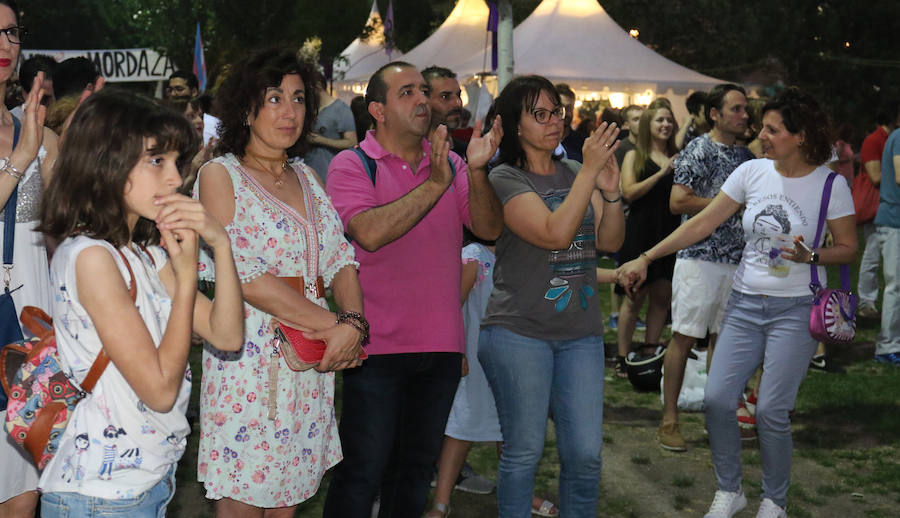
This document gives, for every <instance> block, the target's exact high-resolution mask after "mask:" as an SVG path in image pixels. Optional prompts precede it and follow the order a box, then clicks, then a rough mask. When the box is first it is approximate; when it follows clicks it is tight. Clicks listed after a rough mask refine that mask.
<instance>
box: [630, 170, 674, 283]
mask: <svg viewBox="0 0 900 518" xmlns="http://www.w3.org/2000/svg"><path fill="white" fill-rule="evenodd" d="M658 171H659V165H657V164H656V162H654V161H653V160H650V159H649V158H648V159H647V163H646V164H644V168H643V170H642V171H641V174H640V175H639V178H648V177H650V176H653V175H654V174H656V173H657V172H658ZM672 180H673V175H672V174H667V175H665V176H664V177H662V178H661V179H660V180H659V181H658V182H656V185H654V186H653V188H651V189H650V190H649V191H648V192H647V193H646V194H644V195H643V196H641V197H640V198H638V199H636V200H634V201H633V202H631V203H630V205H629V212H628V219H627V220H626V221H625V243H624V244H623V245H622V250H621V251H620V252H619V264H625V263H626V262H628V261H631V260H632V259H636V258H637V257H638V256H640V255H641V252H645V251H647V250H649V249H650V248H653V246H654V245H655V244H656V243H659V242H660V241H662V240H663V238H665V237H666V236H668V235H669V234H671V233H672V232H673V231H674V230H675V229H676V228H678V225H680V224H681V216H679V215H675V214H672V213H671V212H670V211H669V195H670V194H671V193H672ZM674 269H675V254H669V255H667V256H665V257H663V258H660V259H657V260H655V261H653V262H652V263H650V266H649V267H648V268H647V279H646V280H645V281H644V286H647V285H649V284H650V283H652V282H654V281H656V280H659V279H666V280H669V281H671V280H672V272H673V270H674ZM616 293H619V294H624V293H625V290H623V289H622V287H621V286H619V285H616Z"/></svg>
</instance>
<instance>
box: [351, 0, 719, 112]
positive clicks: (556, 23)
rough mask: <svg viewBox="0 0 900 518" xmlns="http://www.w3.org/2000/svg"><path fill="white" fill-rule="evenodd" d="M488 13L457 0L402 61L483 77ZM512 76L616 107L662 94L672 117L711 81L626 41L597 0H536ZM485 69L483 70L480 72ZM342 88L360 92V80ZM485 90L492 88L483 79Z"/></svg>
mask: <svg viewBox="0 0 900 518" xmlns="http://www.w3.org/2000/svg"><path fill="white" fill-rule="evenodd" d="M488 14H489V10H488V7H487V5H486V4H485V3H484V0H459V2H458V3H457V4H456V7H455V8H454V9H453V11H452V12H451V13H450V16H448V17H447V19H446V20H445V21H444V23H443V24H441V26H440V27H439V28H438V29H437V30H436V31H435V32H434V33H433V34H432V35H431V36H429V37H428V38H427V39H426V40H425V41H423V42H422V43H421V44H419V45H418V46H417V47H415V48H414V49H412V50H410V51H409V52H408V53H407V54H406V55H405V56H404V57H403V60H404V61H408V62H410V63H412V64H414V65H416V66H418V67H421V68H424V67H427V66H430V65H432V64H437V65H440V66H444V67H447V68H450V69H451V70H453V71H455V72H456V73H457V74H458V76H459V78H460V82H461V83H467V82H470V81H471V80H472V79H473V78H475V77H476V76H478V75H479V74H483V73H484V72H490V40H489V39H487V38H486V35H487V31H486V28H487V19H488ZM513 48H514V59H515V63H514V64H515V73H516V75H524V74H540V75H543V76H545V77H547V78H549V79H550V80H551V81H553V82H566V83H569V85H570V86H571V87H572V89H573V90H575V92H576V95H577V96H578V98H579V99H580V100H592V99H594V100H600V99H604V100H608V101H609V102H610V104H612V105H613V106H616V107H622V106H625V105H628V104H632V103H634V104H644V105H646V104H648V103H649V102H650V101H652V100H653V99H654V98H656V97H658V96H666V97H668V98H669V99H670V100H671V101H672V103H673V108H674V109H675V111H676V116H677V117H678V118H679V119H680V118H681V116H683V115H685V114H686V112H685V111H684V98H685V97H686V96H687V95H688V94H689V93H690V92H691V91H694V90H708V89H709V88H711V87H712V86H713V85H715V84H717V83H721V82H722V81H720V80H719V79H716V78H713V77H710V76H706V75H703V74H700V73H699V72H695V71H693V70H691V69H689V68H687V67H684V66H681V65H679V64H678V63H675V62H674V61H671V60H669V59H667V58H665V57H663V56H662V55H660V54H658V53H656V52H654V51H653V50H652V49H650V48H648V47H647V46H645V45H644V44H642V43H641V42H640V41H638V40H636V39H634V38H632V37H631V36H630V35H629V34H628V32H626V31H625V30H624V29H622V27H620V26H619V25H618V24H617V23H616V22H615V21H614V20H613V19H612V18H610V16H609V15H608V14H607V13H606V11H605V10H604V9H603V7H601V6H600V4H599V3H598V2H597V0H544V1H543V2H541V4H540V5H538V7H537V8H535V10H534V12H532V13H531V15H530V16H529V17H528V18H526V19H525V20H524V21H523V22H522V23H521V24H519V26H518V27H516V28H515V30H514V31H513ZM485 67H487V70H485ZM346 77H347V79H351V80H353V81H352V82H353V84H352V85H346V86H345V89H347V90H350V89H351V87H352V89H353V90H356V91H357V92H358V93H362V92H364V91H365V84H366V81H367V80H368V77H364V76H357V77H351V76H350V75H347V76H346ZM488 86H489V88H490V87H492V86H493V85H491V84H490V81H488Z"/></svg>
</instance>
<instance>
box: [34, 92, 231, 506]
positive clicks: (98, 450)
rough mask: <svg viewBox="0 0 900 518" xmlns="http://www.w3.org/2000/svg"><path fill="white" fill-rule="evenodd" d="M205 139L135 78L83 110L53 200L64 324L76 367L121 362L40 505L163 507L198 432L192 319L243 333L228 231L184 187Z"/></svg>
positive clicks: (51, 225)
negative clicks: (191, 410) (201, 288)
mask: <svg viewBox="0 0 900 518" xmlns="http://www.w3.org/2000/svg"><path fill="white" fill-rule="evenodd" d="M198 143H199V137H197V136H196V135H195V134H194V131H193V128H191V126H190V123H189V122H188V121H187V119H185V118H184V117H183V116H182V115H181V114H179V113H176V112H174V111H172V110H170V109H167V108H163V107H161V106H158V105H157V104H156V103H154V102H152V101H151V100H149V99H144V98H140V97H138V96H136V95H134V94H130V93H127V92H124V91H102V92H100V93H96V94H93V95H91V96H90V97H89V98H88V99H87V100H86V101H85V102H84V103H83V104H82V105H81V106H80V107H79V108H78V109H77V111H76V112H75V116H74V118H73V119H72V124H71V126H70V127H69V131H68V133H67V135H66V139H65V141H64V144H63V146H62V149H61V150H60V156H59V160H58V161H57V165H56V167H57V171H58V172H59V174H58V175H54V176H53V179H52V180H51V182H50V185H49V186H48V188H47V191H46V193H45V196H44V199H43V205H42V206H41V226H40V230H41V231H42V232H44V233H45V234H46V235H48V236H49V237H51V238H54V239H56V240H59V241H61V244H60V245H59V247H58V248H57V249H56V253H55V254H54V256H53V260H52V262H51V264H50V283H51V286H52V288H53V291H54V299H53V304H52V310H51V314H52V316H53V327H54V332H55V334H56V343H57V348H58V351H59V356H60V362H61V365H62V368H63V369H64V370H65V371H66V372H67V374H69V375H71V376H72V378H74V379H75V380H78V381H81V380H84V378H85V377H86V375H87V373H88V371H89V369H90V368H91V365H92V364H93V363H94V361H95V359H96V358H97V357H98V355H100V354H101V353H105V355H106V356H107V357H108V358H109V361H110V363H109V364H108V365H107V366H106V368H105V370H104V371H103V373H102V374H101V375H100V378H99V380H98V381H97V384H96V386H95V387H94V390H93V391H92V392H91V394H89V395H88V396H87V397H86V398H85V399H83V400H82V401H81V402H80V403H79V404H78V405H77V406H76V407H75V411H74V412H73V413H72V417H71V420H70V421H69V423H68V425H67V427H66V430H65V432H64V433H63V435H62V437H61V438H60V440H59V445H58V449H57V451H56V453H55V455H54V456H53V458H52V459H51V460H50V462H49V463H48V464H47V465H46V467H45V468H44V471H43V473H42V474H41V479H40V482H39V484H38V487H39V489H40V490H41V492H42V493H43V495H42V497H41V516H44V517H50V518H57V517H62V516H79V517H83V518H90V517H100V516H128V517H147V518H150V517H163V516H165V510H166V505H167V504H168V502H169V500H171V498H172V495H173V494H174V491H175V467H176V465H177V463H178V459H180V458H181V455H182V454H183V453H184V447H185V444H186V442H187V436H188V434H189V433H190V427H189V426H188V422H187V419H185V410H186V409H187V404H188V398H189V396H190V390H191V389H190V387H191V371H190V368H189V367H188V366H187V359H188V351H189V349H190V344H191V332H192V331H195V332H197V333H198V334H199V335H200V336H202V337H203V338H204V339H205V340H207V341H208V342H209V343H210V344H212V345H213V346H214V347H218V348H222V349H226V350H237V349H239V348H240V347H241V345H242V343H243V321H244V320H243V305H242V299H241V288H240V284H239V282H238V278H237V273H236V271H235V266H234V262H233V261H232V260H231V257H232V254H231V242H230V240H229V239H228V235H227V234H226V233H225V229H224V228H222V226H221V225H220V224H218V223H217V222H216V221H215V220H214V219H213V218H212V217H211V216H210V215H209V214H208V213H207V212H206V211H205V210H204V209H203V206H202V205H200V203H199V202H197V201H195V200H192V199H190V198H188V197H186V196H183V195H181V194H177V193H176V189H178V188H179V187H180V186H181V183H182V174H183V173H184V172H186V169H187V167H188V166H189V164H190V158H191V157H192V156H193V155H194V152H196V149H197V145H198ZM200 238H202V239H203V240H204V242H205V243H206V244H207V245H208V246H209V247H210V248H212V250H213V251H214V253H215V255H216V259H217V260H218V261H217V263H216V264H217V268H216V278H215V281H216V298H215V300H214V301H210V300H209V299H207V298H206V297H204V296H202V295H199V296H198V295H197V255H198V241H199V239H200ZM220 263H221V264H220ZM130 288H133V289H134V292H133V293H134V294H133V295H131V294H130V293H129V289H130Z"/></svg>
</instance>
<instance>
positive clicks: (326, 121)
mask: <svg viewBox="0 0 900 518" xmlns="http://www.w3.org/2000/svg"><path fill="white" fill-rule="evenodd" d="M312 130H313V132H314V133H318V134H319V135H321V136H323V137H326V138H334V139H340V138H343V137H344V133H346V132H348V131H353V132H355V131H356V123H355V122H353V112H352V111H351V110H350V107H349V106H347V104H346V103H345V102H344V101H341V100H340V99H338V100H336V101H334V102H333V103H331V104H329V105H328V106H326V107H324V108H322V109H321V110H319V116H318V117H316V123H315V124H313V128H312ZM339 151H340V150H339V149H334V148H330V147H325V146H313V147H312V148H310V150H309V151H307V153H306V156H304V157H303V161H304V162H306V165H308V166H310V167H312V168H313V170H314V171H315V172H316V173H318V175H319V178H321V179H322V182H323V183H324V182H325V178H327V177H328V164H330V163H331V159H332V158H334V155H337V154H338V152H339Z"/></svg>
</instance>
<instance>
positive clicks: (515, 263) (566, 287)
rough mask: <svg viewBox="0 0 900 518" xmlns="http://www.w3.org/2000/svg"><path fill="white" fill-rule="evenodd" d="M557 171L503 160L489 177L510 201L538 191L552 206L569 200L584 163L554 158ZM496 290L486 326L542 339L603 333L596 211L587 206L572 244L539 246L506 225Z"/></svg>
mask: <svg viewBox="0 0 900 518" xmlns="http://www.w3.org/2000/svg"><path fill="white" fill-rule="evenodd" d="M555 165H556V173H555V174H553V175H549V176H546V175H538V174H534V173H531V172H529V171H525V170H523V169H519V168H517V167H514V166H511V165H509V164H501V165H499V166H497V167H495V168H494V169H493V170H491V174H490V181H491V184H492V185H493V186H494V190H495V191H496V193H497V196H498V197H499V198H500V201H501V202H502V203H503V204H504V205H505V204H506V203H507V202H509V200H511V199H512V198H514V197H516V196H518V195H520V194H524V193H529V192H533V193H535V194H537V195H538V196H539V197H540V198H541V201H543V202H544V204H545V205H546V206H547V209H549V210H551V211H552V210H554V209H556V208H557V207H559V205H560V204H561V203H562V202H563V200H565V199H566V196H568V194H569V190H570V189H571V187H572V182H574V181H575V175H576V171H577V170H579V169H580V166H581V164H578V163H577V162H574V161H570V160H557V161H555ZM496 254H497V261H496V263H495V265H494V291H493V292H492V293H491V298H490V300H489V301H488V307H487V312H486V314H485V317H484V320H483V321H482V326H488V325H499V326H502V327H505V328H507V329H510V330H512V331H514V332H516V333H518V334H521V335H524V336H530V337H533V338H539V339H542V340H570V339H574V338H581V337H583V336H589V335H602V334H603V323H602V319H601V318H600V307H599V303H598V298H597V296H596V294H597V290H596V287H597V248H596V244H595V235H594V210H593V208H592V207H591V206H590V205H588V207H587V210H586V211H585V214H584V219H583V220H582V223H581V226H580V227H579V228H578V230H577V231H576V233H575V237H574V239H573V240H572V243H571V244H570V245H569V246H568V247H567V248H566V249H564V250H546V249H543V248H539V247H536V246H534V245H532V244H530V243H528V242H527V241H525V240H524V239H522V238H520V237H519V236H517V235H516V234H515V233H514V232H512V230H510V229H509V227H504V229H503V232H502V233H501V234H500V238H499V239H498V240H497V249H496Z"/></svg>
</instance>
